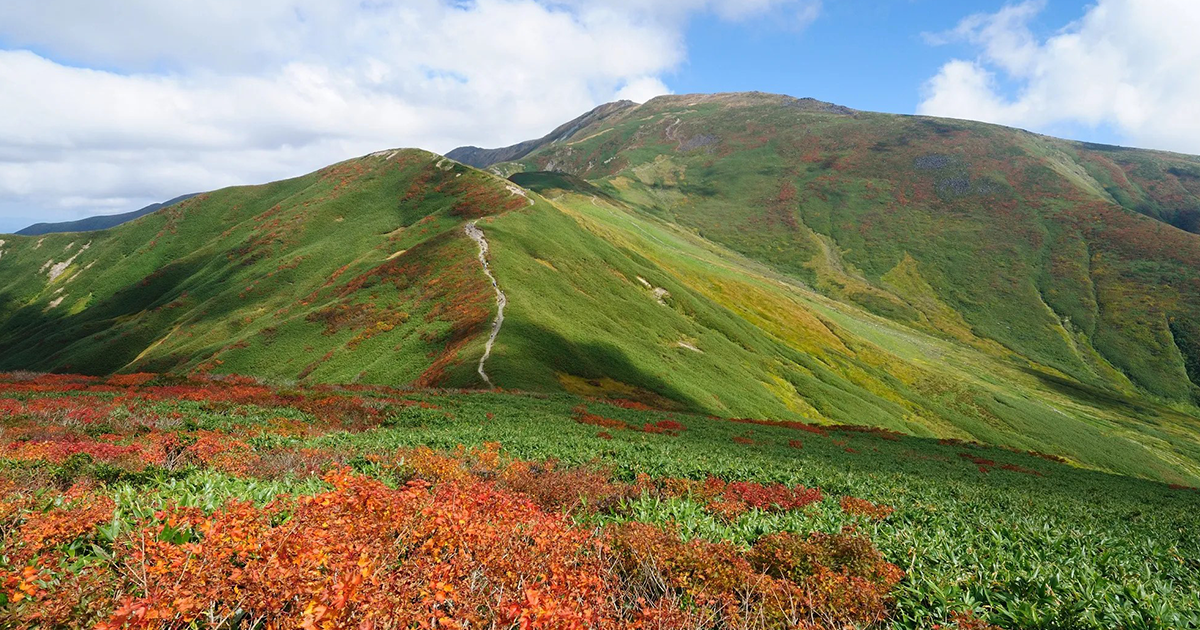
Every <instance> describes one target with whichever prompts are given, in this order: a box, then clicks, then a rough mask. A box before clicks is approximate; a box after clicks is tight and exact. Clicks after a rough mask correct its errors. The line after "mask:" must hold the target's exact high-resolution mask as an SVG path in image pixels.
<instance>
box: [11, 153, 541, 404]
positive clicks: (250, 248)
mask: <svg viewBox="0 0 1200 630" xmlns="http://www.w3.org/2000/svg"><path fill="white" fill-rule="evenodd" d="M509 187H511V184H508V183H507V182H505V181H503V180H499V179H497V178H495V177H492V176H490V175H486V174H484V173H480V172H478V171H472V170H469V169H467V168H466V167H464V166H462V165H459V164H456V163H454V162H451V161H449V160H446V159H445V158H441V157H439V156H436V155H434V154H430V153H425V152H421V151H389V152H383V153H381V154H377V155H374V156H368V157H366V158H362V159H358V160H352V161H349V162H345V163H342V164H338V165H335V166H332V167H329V168H326V169H323V170H321V171H319V172H317V173H314V174H312V175H308V176H305V177H301V178H297V179H293V180H287V181H282V182H277V183H274V184H269V185H266V186H256V187H243V188H231V189H226V190H221V191H217V192H213V193H208V194H204V195H200V196H198V197H196V198H193V199H190V200H188V201H185V202H183V203H181V204H179V205H176V206H173V207H171V208H168V209H167V210H165V211H163V212H160V213H157V214H154V215H151V216H148V217H146V218H144V219H142V220H140V221H137V222H134V223H130V224H126V225H123V226H120V227H118V228H115V229H112V230H107V231H103V232H97V233H94V234H61V235H59V234H54V235H47V236H42V237H36V238H32V237H30V238H23V237H17V238H12V239H9V242H8V243H5V244H4V245H0V250H2V251H3V254H2V258H0V265H2V267H0V271H2V275H0V346H2V347H4V348H5V351H4V352H3V353H0V369H34V370H49V369H55V370H71V371H77V372H87V373H108V372H116V371H172V370H174V371H220V372H244V373H249V374H256V375H261V376H268V377H274V378H288V379H295V378H305V377H309V378H314V379H319V380H324V381H346V382H349V381H357V380H362V381H364V382H375V383H381V382H388V383H395V382H399V383H408V382H413V383H418V384H434V383H439V382H442V381H444V380H446V379H451V378H453V375H454V374H455V373H456V372H455V370H458V371H459V372H462V373H463V374H467V375H470V374H471V373H472V371H471V369H470V367H469V366H466V365H465V364H464V365H459V363H460V361H459V356H458V355H459V353H460V352H462V351H463V350H464V348H469V347H470V346H471V344H473V343H475V342H477V339H476V336H477V333H478V332H479V331H482V330H484V329H485V328H486V326H487V322H488V321H489V318H490V317H491V312H492V309H493V308H494V306H493V298H492V295H491V292H490V288H489V287H488V286H487V285H486V284H485V282H486V278H485V276H484V275H483V273H482V270H480V269H479V263H478V261H477V260H476V253H477V251H476V246H475V243H474V242H473V241H472V240H470V239H469V238H468V237H467V236H466V235H465V234H464V233H463V230H462V222H463V220H464V218H469V217H477V216H482V215H485V214H487V213H489V212H494V211H499V210H502V209H504V208H505V207H509V206H511V205H513V204H515V205H523V204H525V203H526V202H527V201H526V200H525V199H524V198H522V197H519V196H516V195H514V194H513V192H512V191H510V190H509ZM466 378H468V379H470V376H467V377H466ZM472 382H473V381H472Z"/></svg>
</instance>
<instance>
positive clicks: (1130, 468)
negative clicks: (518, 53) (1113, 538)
mask: <svg viewBox="0 0 1200 630" xmlns="http://www.w3.org/2000/svg"><path fill="white" fill-rule="evenodd" d="M588 120H591V119H588ZM583 125H584V126H582V127H580V128H578V129H574V130H570V129H568V130H567V131H566V132H564V133H565V134H566V135H565V136H564V137H562V138H558V139H557V140H556V141H555V142H553V143H551V144H548V145H545V146H542V147H541V148H539V149H537V150H536V151H534V152H533V153H532V154H530V155H529V156H528V157H527V158H526V159H524V160H523V161H522V162H520V163H502V164H496V165H494V166H492V169H494V170H495V171H496V172H498V173H501V174H504V175H511V180H512V181H506V180H504V179H501V178H500V177H497V176H496V175H494V174H491V173H485V172H481V171H478V170H475V169H473V168H470V167H467V166H464V165H462V164H459V163H457V162H454V161H452V160H448V159H444V158H440V157H438V156H435V155H432V154H429V153H424V152H420V151H387V152H382V153H380V154H376V155H373V156H368V157H365V158H361V159H357V160H351V161H348V162H344V163H342V164H338V165H335V166H332V167H329V168H327V169H323V170H322V171H319V172H317V173H314V174H311V175H308V176H305V177H301V178H297V179H293V180H288V181H283V182H277V183H274V184H269V185H266V186H257V187H244V188H232V189H227V190H222V191H217V192H213V193H209V194H206V195H202V196H200V197H197V198H194V199H191V200H188V201H186V202H183V203H181V204H179V205H177V206H174V207H172V208H170V209H168V210H166V211H164V212H160V213H156V214H154V215H151V216H148V217H144V218H142V219H139V220H137V221H134V222H132V223H129V224H126V225H123V226H120V227H118V228H115V229H112V230H107V231H103V232H97V233H94V234H87V235H49V236H45V237H38V238H9V239H7V241H8V242H6V243H2V244H0V347H3V348H4V349H5V352H4V353H2V355H0V369H8V370H18V369H20V370H53V371H69V372H85V373H90V374H108V373H130V372H137V371H153V372H174V373H212V374H229V373H237V374H247V375H253V376H258V377H263V378H267V379H272V380H277V381H278V380H283V381H299V382H301V383H322V382H323V383H363V384H386V385H392V386H416V387H430V386H438V387H465V388H477V387H481V386H482V384H483V381H482V379H481V378H480V376H479V374H478V373H477V372H476V367H477V365H478V364H479V361H480V358H481V356H482V355H483V353H484V345H485V342H486V338H487V336H488V335H487V334H488V332H489V329H490V326H491V322H492V321H493V317H494V316H495V314H496V299H495V295H494V293H493V291H492V287H491V286H489V285H490V281H489V280H488V278H487V276H486V275H485V274H484V272H483V269H482V266H481V265H480V262H479V260H478V252H479V250H478V247H477V245H476V243H475V242H473V241H472V240H471V238H469V237H468V236H467V234H466V233H465V232H464V229H463V228H464V225H465V224H466V223H467V222H468V221H477V222H478V227H479V228H481V229H482V231H483V233H484V235H485V237H486V239H487V242H488V244H489V254H488V258H489V262H490V266H491V270H492V272H493V273H494V275H495V277H496V279H497V282H498V285H499V288H500V289H501V290H502V291H503V292H504V294H505V295H506V297H507V308H506V311H505V315H506V317H505V320H504V322H503V327H502V328H501V330H500V331H499V334H498V336H497V339H496V342H495V346H494V349H493V351H492V353H491V355H490V357H489V358H488V359H487V364H486V369H487V373H488V374H489V376H490V379H491V381H492V382H493V383H495V384H496V385H497V386H498V387H500V388H503V389H509V390H525V391H533V392H566V393H572V394H576V395H581V396H587V397H594V398H603V399H623V400H631V401H636V402H638V403H640V404H643V405H647V406H649V407H653V408H658V409H666V410H680V411H689V412H697V413H702V414H709V415H713V416H720V417H743V418H746V417H749V418H766V419H776V420H799V421H804V422H811V423H818V424H855V425H869V426H874V427H882V428H886V429H890V430H894V431H899V432H902V433H906V434H911V435H914V436H921V437H926V438H946V439H961V440H974V441H980V442H986V443H991V444H997V445H1003V446H1007V447H1011V448H1016V449H1019V450H1021V451H1028V450H1033V451H1038V452H1042V453H1047V454H1052V455H1055V456H1061V457H1065V458H1067V459H1069V460H1070V461H1071V462H1073V463H1075V464H1077V465H1080V466H1084V467H1088V468H1094V469H1100V470H1106V471H1112V472H1118V473H1122V474H1128V475H1137V476H1143V477H1149V478H1153V479H1160V480H1166V481H1170V482H1177V483H1188V484H1194V483H1196V482H1197V481H1200V419H1198V416H1200V412H1197V409H1196V407H1195V406H1194V404H1193V403H1192V401H1191V398H1192V396H1193V395H1194V392H1195V391H1196V388H1195V386H1194V385H1193V383H1192V382H1191V381H1189V374H1190V375H1193V376H1194V375H1195V374H1197V373H1200V352H1197V351H1196V348H1197V344H1198V343H1200V328H1198V327H1197V322H1200V319H1198V317H1197V313H1196V312H1195V310H1196V309H1197V308H1198V304H1200V302H1198V301H1197V300H1196V299H1195V298H1196V297H1197V296H1196V294H1197V293H1198V292H1200V281H1198V278H1200V275H1198V272H1197V269H1200V265H1198V264H1195V263H1200V259H1198V257H1200V247H1197V242H1198V241H1197V239H1200V237H1197V236H1196V235H1193V234H1190V233H1187V232H1185V231H1182V230H1179V229H1177V228H1175V227H1172V226H1169V225H1167V224H1165V223H1163V222H1162V221H1159V220H1157V219H1153V218H1149V217H1147V216H1145V215H1143V214H1139V213H1137V212H1134V211H1131V210H1128V209H1126V208H1124V207H1122V206H1120V205H1118V204H1117V203H1116V202H1114V195H1113V193H1111V192H1108V191H1107V190H1106V188H1105V184H1104V183H1103V182H1101V181H1100V180H1098V179H1096V177H1094V176H1093V175H1091V174H1090V171H1089V170H1088V168H1087V167H1086V166H1085V165H1083V163H1082V162H1081V160H1083V159H1084V158H1083V157H1080V156H1083V155H1085V153H1086V152H1088V151H1095V149H1089V148H1086V147H1081V146H1076V145H1072V144H1069V143H1065V142H1063V141H1058V140H1053V139H1048V138H1042V137H1039V136H1033V135H1030V134H1025V133H1023V132H1016V131H1013V130H1008V129H1002V128H998V127H992V126H986V125H976V124H973V123H959V122H947V121H935V120H930V119H917V118H903V117H894V116H883V115H876V114H866V113H861V112H854V111H851V110H847V109H845V108H839V107H836V106H831V105H828V104H823V103H819V102H816V101H807V100H796V99H787V98H786V97H770V96H764V95H723V96H716V97H671V98H666V99H656V100H655V101H651V102H650V103H647V104H646V105H643V106H639V107H623V108H616V109H615V110H614V111H612V112H609V113H608V114H607V115H606V116H604V117H602V118H601V119H599V120H598V121H596V120H593V121H592V122H590V123H589V122H587V120H585V121H584V123H583ZM1138 155H1141V154H1138ZM1114 159H1115V158H1114ZM1145 159H1153V160H1168V159H1171V160H1174V159H1179V160H1183V159H1184V158H1176V157H1173V156H1166V157H1163V156H1159V155H1158V154H1153V155H1152V156H1150V157H1147V158H1145ZM1157 163H1158V162H1156V164H1157ZM1165 163H1166V162H1163V164H1165ZM1180 168H1182V167H1180ZM551 171H557V172H551ZM564 171H569V172H570V174H568V173H564ZM1173 176H1174V177H1177V178H1178V175H1173ZM1135 179H1136V178H1135ZM1139 181H1140V180H1139ZM1147 190H1148V189H1147ZM1157 198H1161V199H1165V198H1166V197H1162V196H1160V197H1157Z"/></svg>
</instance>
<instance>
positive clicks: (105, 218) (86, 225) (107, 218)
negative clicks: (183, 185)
mask: <svg viewBox="0 0 1200 630" xmlns="http://www.w3.org/2000/svg"><path fill="white" fill-rule="evenodd" d="M195 196H196V194H195V193H192V194H190V195H180V196H179V197H176V198H174V199H171V200H170V201H164V202H162V203H152V204H150V205H148V206H146V207H145V208H142V209H141V210H134V211H133V212H123V213H121V214H104V215H100V216H95V217H87V218H86V219H79V220H78V221H63V222H61V223H34V224H33V225H31V226H29V227H27V228H25V229H23V230H20V231H19V232H17V234H19V235H21V236H40V235H42V234H53V233H56V232H94V231H96V230H107V229H108V228H110V227H116V226H118V225H121V224H122V223H128V222H130V221H132V220H134V219H137V218H139V217H144V216H146V215H147V214H150V213H151V212H158V211H159V210H162V209H163V208H168V207H170V206H173V205H175V204H177V203H179V202H181V201H185V200H187V199H191V198H192V197H195Z"/></svg>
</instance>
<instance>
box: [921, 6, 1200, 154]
mask: <svg viewBox="0 0 1200 630" xmlns="http://www.w3.org/2000/svg"><path fill="white" fill-rule="evenodd" d="M1043 7H1044V2H1043V1H1042V0H1034V1H1029V2H1023V3H1020V4H1015V5H1009V6H1006V7H1004V8H1003V9H1001V10H1000V11H999V12H997V13H994V14H981V15H975V16H971V17H968V18H966V19H965V20H963V21H962V23H960V24H959V26H958V27H957V28H955V29H954V30H952V31H950V32H948V33H941V34H938V35H934V36H930V37H928V38H927V39H929V40H930V41H931V42H932V43H943V42H949V41H965V42H969V43H971V44H973V45H975V46H977V47H978V48H979V57H978V58H977V59H975V60H962V59H956V60H953V61H950V62H948V63H946V64H945V65H944V66H942V68H941V70H940V71H939V72H938V74H937V75H936V76H934V77H933V78H932V79H930V81H929V82H928V83H927V84H926V86H925V89H926V95H925V98H924V100H923V102H922V103H921V104H920V106H919V107H918V111H919V112H920V113H923V114H930V115H935V116H949V117H957V118H973V119H979V120H985V121H989V122H996V123H1002V124H1010V125H1019V126H1024V127H1031V128H1035V129H1038V128H1043V129H1044V128H1050V127H1053V126H1054V125H1060V124H1083V125H1089V126H1107V127H1111V128H1113V129H1114V130H1116V131H1117V133H1119V134H1120V135H1121V137H1122V138H1123V140H1124V141H1127V142H1129V143H1132V144H1137V145H1142V146H1152V147H1156V148H1166V149H1173V150H1177V151H1184V152H1189V153H1200V116H1196V115H1195V112H1196V104H1197V103H1200V73H1197V72H1196V68H1200V37H1197V33H1200V2H1196V1H1195V0H1099V1H1098V2H1097V3H1096V4H1095V5H1093V6H1091V7H1089V8H1088V9H1087V10H1086V12H1085V14H1084V15H1083V17H1082V18H1081V19H1080V20H1078V21H1076V22H1073V23H1072V24H1069V25H1067V26H1066V27H1065V28H1063V29H1062V30H1061V31H1059V32H1058V33H1056V34H1054V35H1052V36H1050V37H1048V38H1045V39H1041V40H1039V39H1038V38H1037V37H1036V36H1035V35H1034V34H1033V32H1032V31H1031V30H1030V28H1029V22H1030V20H1031V19H1032V18H1033V17H1035V16H1036V15H1037V14H1038V13H1039V12H1040V11H1041V10H1042V8H1043ZM1002 80H1004V81H1008V82H1011V83H1012V84H1015V86H1016V87H1015V89H1013V90H1005V89H1003V88H1002V87H1001V85H1002Z"/></svg>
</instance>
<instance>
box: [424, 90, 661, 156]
mask: <svg viewBox="0 0 1200 630" xmlns="http://www.w3.org/2000/svg"><path fill="white" fill-rule="evenodd" d="M636 105H637V104H636V103H634V102H633V101H616V102H613V103H607V104H604V105H601V106H599V107H597V108H595V109H593V110H592V111H590V112H588V113H586V114H584V115H582V116H580V117H579V118H576V119H575V120H572V121H570V122H568V123H565V124H563V125H560V126H559V127H558V128H557V129H555V130H554V131H551V132H550V133H549V134H546V135H545V136H543V137H541V138H539V139H537V140H527V141H525V142H521V143H518V144H514V145H512V146H508V147H503V148H500V149H481V148H479V147H459V148H457V149H454V150H453V151H451V152H449V153H447V154H446V157H448V158H450V159H452V160H456V161H459V162H462V163H463V164H466V165H468V166H474V167H475V168H485V167H488V166H491V165H492V164H496V163H498V162H508V161H511V160H519V159H521V158H523V157H525V156H527V155H529V154H530V153H532V152H534V151H536V150H538V149H540V148H542V147H545V146H549V145H553V144H555V143H557V142H559V141H561V140H563V139H564V138H569V137H571V136H573V135H575V133H576V132H578V131H579V130H580V129H583V128H584V127H588V126H591V125H597V124H600V123H602V122H604V120H605V119H607V118H609V117H611V116H613V115H614V114H618V113H620V112H623V111H625V110H627V109H630V108H632V107H635V106H636Z"/></svg>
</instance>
